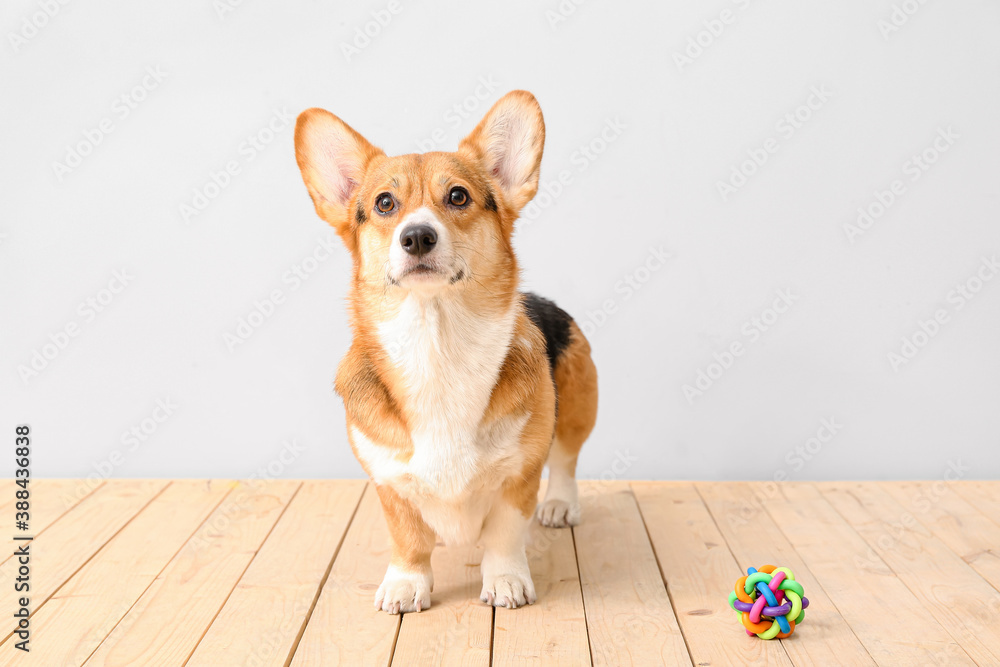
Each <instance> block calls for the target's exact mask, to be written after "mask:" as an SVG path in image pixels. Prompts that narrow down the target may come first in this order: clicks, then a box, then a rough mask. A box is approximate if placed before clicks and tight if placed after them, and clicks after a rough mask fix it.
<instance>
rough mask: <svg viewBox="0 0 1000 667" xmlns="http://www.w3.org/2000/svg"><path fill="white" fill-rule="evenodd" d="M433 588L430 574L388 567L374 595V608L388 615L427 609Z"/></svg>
mask: <svg viewBox="0 0 1000 667" xmlns="http://www.w3.org/2000/svg"><path fill="white" fill-rule="evenodd" d="M433 587H434V578H433V577H432V576H431V573H430V572H404V571H402V570H400V569H398V568H396V567H395V566H393V565H390V566H389V569H387V570H386V571H385V578H384V579H383V580H382V585H381V586H379V587H378V592H376V593H375V608H376V609H381V610H382V611H386V612H389V613H390V614H399V613H401V612H406V611H421V610H422V609H427V608H428V607H430V606H431V589H432V588H433Z"/></svg>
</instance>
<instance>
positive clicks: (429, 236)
mask: <svg viewBox="0 0 1000 667" xmlns="http://www.w3.org/2000/svg"><path fill="white" fill-rule="evenodd" d="M399 242H400V244H402V246H403V250H405V251H406V252H408V253H410V254H411V255H416V256H417V257H420V256H421V255H426V254H427V253H429V252H430V251H431V250H433V249H434V246H435V245H437V242H438V235H437V232H435V231H434V228H433V227H431V226H430V225H410V226H409V227H407V228H406V229H404V230H403V232H402V234H400V235H399Z"/></svg>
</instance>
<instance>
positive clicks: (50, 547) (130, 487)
mask: <svg viewBox="0 0 1000 667" xmlns="http://www.w3.org/2000/svg"><path fill="white" fill-rule="evenodd" d="M167 484H169V482H167V481H166V480H132V481H114V482H107V483H105V484H104V485H103V486H101V487H100V488H99V489H98V490H97V491H95V492H94V493H91V494H90V495H88V496H86V497H85V498H84V499H83V500H81V501H80V502H79V503H78V504H77V505H75V506H74V507H72V508H71V509H70V510H69V511H68V512H66V513H65V514H62V515H61V516H60V517H59V519H58V520H56V521H55V523H54V524H53V525H52V526H51V527H50V528H49V529H47V530H45V531H44V532H41V533H39V534H38V536H37V537H36V538H35V539H34V540H32V541H31V542H29V543H28V544H29V545H30V546H29V552H30V554H31V556H30V558H31V591H30V592H31V595H30V596H29V598H30V600H31V605H30V609H31V612H32V613H34V612H35V611H36V610H38V609H39V608H41V607H42V605H44V604H45V601H46V600H48V599H49V598H50V597H51V596H52V594H53V593H55V592H56V590H57V589H58V588H59V587H60V586H62V585H63V584H64V583H65V582H66V581H67V580H68V579H69V578H70V577H71V576H72V575H73V573H74V572H76V571H77V570H78V569H80V567H82V566H83V565H84V564H85V563H86V562H87V561H88V560H90V558H91V557H92V556H93V555H94V554H95V553H97V552H98V550H100V549H101V547H103V546H104V545H105V544H106V543H107V542H108V540H110V539H111V538H112V537H113V536H114V535H115V534H116V533H117V532H118V531H119V530H121V528H122V527H123V526H125V525H126V524H127V523H128V522H129V521H130V520H131V519H132V518H133V517H134V516H135V515H136V514H138V513H139V512H140V510H142V508H143V507H145V506H146V505H147V504H148V503H149V502H150V501H151V500H152V499H153V498H154V497H156V495H157V494H159V493H160V492H161V491H163V489H164V488H165V487H166V486H167ZM52 497H55V496H54V495H53V496H52ZM39 501H40V504H41V500H40V499H39ZM60 502H61V501H60ZM53 514H55V512H54V513H53ZM18 566H19V564H18V562H17V560H16V559H14V558H10V559H8V560H6V561H5V562H4V563H3V564H2V565H0V581H6V582H12V581H13V580H14V577H15V576H16V574H17V569H18ZM4 630H5V632H4V633H3V640H4V641H6V639H7V638H8V637H10V636H11V634H12V633H13V630H14V625H13V624H12V623H9V622H8V624H7V626H6V627H5V628H4Z"/></svg>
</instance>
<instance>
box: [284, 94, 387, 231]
mask: <svg viewBox="0 0 1000 667" xmlns="http://www.w3.org/2000/svg"><path fill="white" fill-rule="evenodd" d="M377 155H384V153H382V151H381V150H380V149H378V148H376V147H375V146H372V145H371V144H370V143H368V141H366V140H365V138H364V137H362V136H361V135H360V134H358V133H357V132H355V131H354V130H353V129H352V128H351V127H350V126H349V125H348V124H347V123H345V122H344V121H342V120H340V119H339V118H337V117H336V116H334V115H333V114H332V113H330V112H329V111H326V110H324V109H307V110H305V111H303V112H302V113H300V114H299V119H298V121H296V123H295V159H296V160H297V161H298V163H299V169H300V170H301V171H302V180H303V181H305V183H306V188H307V189H308V190H309V195H310V196H311V197H312V200H313V204H315V205H316V213H317V214H319V217H321V218H323V219H324V220H326V221H327V222H328V223H330V224H331V225H333V227H334V229H336V230H337V233H339V234H340V235H341V236H344V235H345V234H346V233H347V232H348V231H349V230H350V229H352V225H353V222H352V218H353V213H352V212H351V211H349V210H348V208H349V207H350V205H351V200H352V199H353V198H354V195H355V194H357V190H358V187H359V186H360V185H361V182H362V180H364V176H365V170H366V169H367V167H368V163H369V162H371V159H372V158H373V157H375V156H377Z"/></svg>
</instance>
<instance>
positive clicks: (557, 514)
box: [535, 498, 580, 528]
mask: <svg viewBox="0 0 1000 667" xmlns="http://www.w3.org/2000/svg"><path fill="white" fill-rule="evenodd" d="M535 516H537V517H538V523H540V524H542V525H543V526H549V527H550V528H568V527H569V526H576V525H578V524H579V523H580V505H579V504H577V503H570V502H567V501H565V500H561V499H559V498H546V499H545V500H544V501H542V503H541V504H539V505H538V509H537V510H535Z"/></svg>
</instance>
